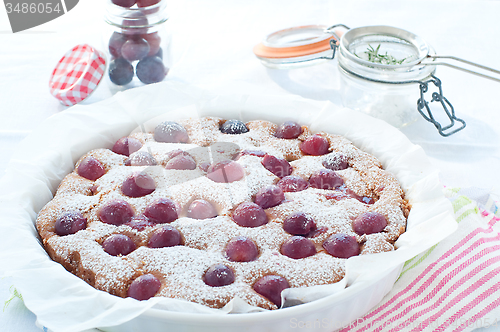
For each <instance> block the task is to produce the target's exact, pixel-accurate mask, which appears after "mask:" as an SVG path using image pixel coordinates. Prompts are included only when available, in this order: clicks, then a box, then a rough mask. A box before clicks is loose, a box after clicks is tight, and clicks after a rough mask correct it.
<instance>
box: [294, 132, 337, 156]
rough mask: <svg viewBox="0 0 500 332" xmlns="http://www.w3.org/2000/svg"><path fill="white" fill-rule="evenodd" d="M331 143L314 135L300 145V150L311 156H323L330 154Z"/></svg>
mask: <svg viewBox="0 0 500 332" xmlns="http://www.w3.org/2000/svg"><path fill="white" fill-rule="evenodd" d="M329 148H330V143H328V140H327V139H326V138H324V137H322V136H320V135H313V136H311V137H309V138H308V139H306V140H305V141H303V142H302V143H301V144H300V150H301V151H302V152H304V153H305V154H309V155H311V156H321V155H323V154H326V153H328V149H329Z"/></svg>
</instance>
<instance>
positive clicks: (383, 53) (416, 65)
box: [338, 26, 436, 84]
mask: <svg viewBox="0 0 500 332" xmlns="http://www.w3.org/2000/svg"><path fill="white" fill-rule="evenodd" d="M432 54H434V50H433V49H432V47H430V46H429V45H428V44H427V43H426V42H425V41H424V40H423V39H422V38H420V37H419V36H417V35H415V34H413V33H411V32H408V31H406V30H403V29H399V28H394V27H390V26H366V27H359V28H353V29H350V30H349V31H347V32H346V33H345V34H344V35H343V36H342V39H341V40H340V46H339V55H338V61H339V66H340V68H341V69H342V70H344V71H346V72H348V73H350V74H353V75H356V76H358V77H360V78H364V79H367V80H372V81H375V82H382V83H395V84H402V83H415V82H416V81H421V80H423V79H425V78H427V77H429V76H430V75H431V74H433V73H434V72H435V70H436V66H435V65H432V61H433V59H429V61H425V60H427V59H428V57H429V56H430V55H432ZM429 62H430V63H429Z"/></svg>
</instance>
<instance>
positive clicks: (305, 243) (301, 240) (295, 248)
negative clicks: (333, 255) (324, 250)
mask: <svg viewBox="0 0 500 332" xmlns="http://www.w3.org/2000/svg"><path fill="white" fill-rule="evenodd" d="M281 253H282V254H283V255H285V256H287V257H290V258H293V259H300V258H306V257H309V256H312V255H314V254H316V246H315V245H314V242H312V241H311V240H309V239H308V238H305V237H303V236H292V237H291V238H289V239H288V240H286V241H285V243H283V245H282V246H281Z"/></svg>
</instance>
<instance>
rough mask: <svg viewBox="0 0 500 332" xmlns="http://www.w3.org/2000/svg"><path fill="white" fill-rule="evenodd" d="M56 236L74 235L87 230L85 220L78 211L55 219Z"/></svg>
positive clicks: (66, 213)
mask: <svg viewBox="0 0 500 332" xmlns="http://www.w3.org/2000/svg"><path fill="white" fill-rule="evenodd" d="M54 227H55V230H56V233H57V235H60V236H64V235H69V234H75V233H76V232H78V231H81V230H82V229H85V228H87V218H85V217H84V216H83V215H82V214H81V213H80V212H78V211H69V212H65V213H64V214H63V215H61V216H59V218H57V220H56V223H55V225H54Z"/></svg>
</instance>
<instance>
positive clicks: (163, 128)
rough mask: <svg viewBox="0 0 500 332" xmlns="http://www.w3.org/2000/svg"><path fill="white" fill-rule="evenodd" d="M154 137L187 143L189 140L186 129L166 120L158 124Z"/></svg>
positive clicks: (158, 139) (156, 139)
mask: <svg viewBox="0 0 500 332" xmlns="http://www.w3.org/2000/svg"><path fill="white" fill-rule="evenodd" d="M154 139H155V141H157V142H164V143H187V141H188V140H189V136H188V133H187V131H186V129H185V128H184V127H183V126H181V125H180V124H178V123H177V122H173V121H165V122H162V123H160V124H159V125H158V126H156V128H155V131H154Z"/></svg>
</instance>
